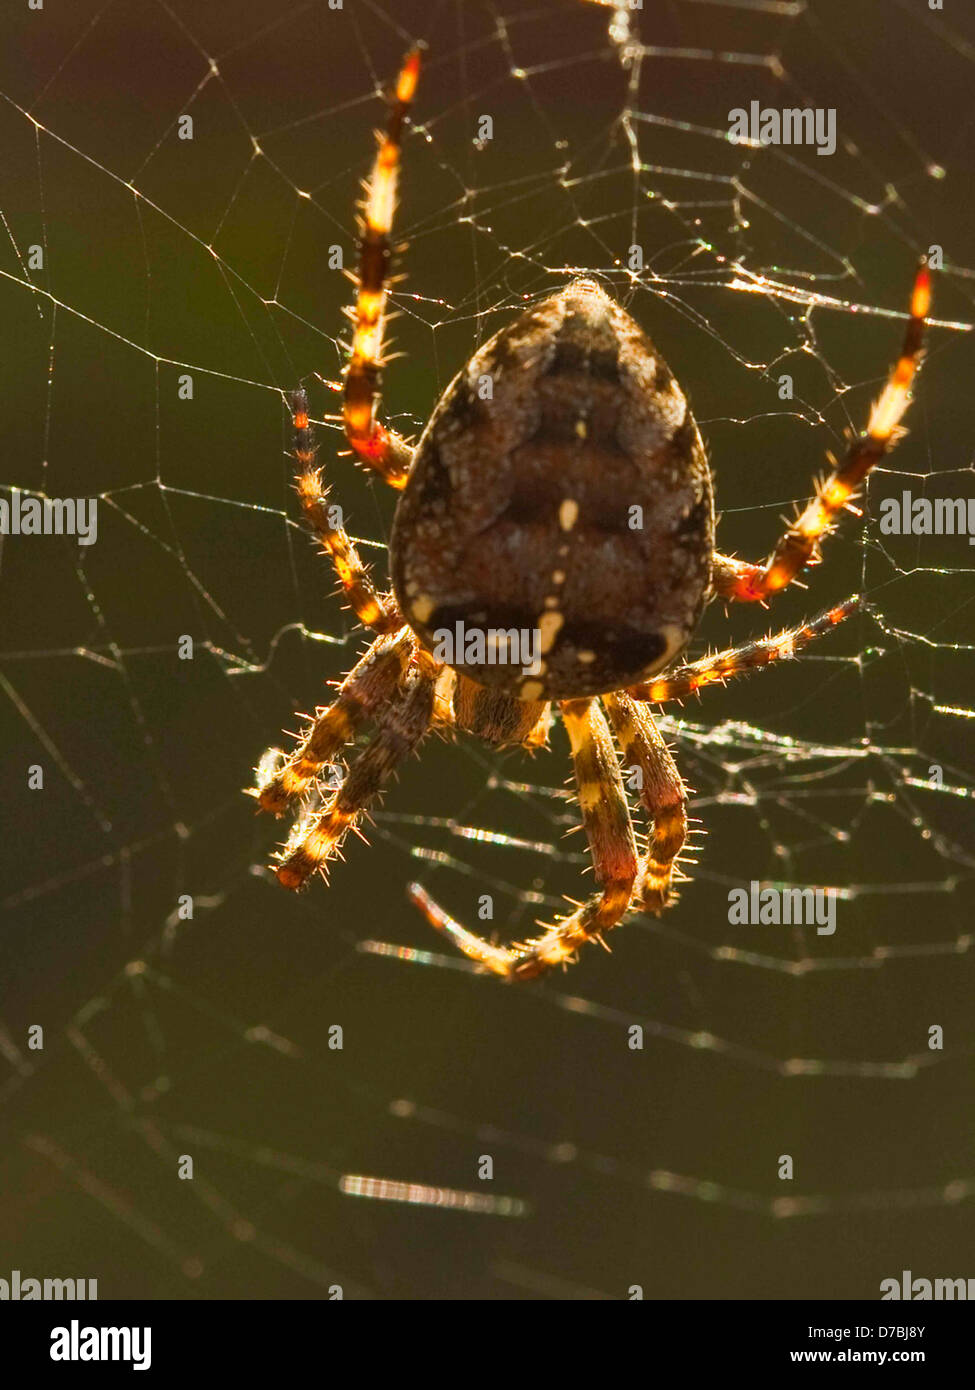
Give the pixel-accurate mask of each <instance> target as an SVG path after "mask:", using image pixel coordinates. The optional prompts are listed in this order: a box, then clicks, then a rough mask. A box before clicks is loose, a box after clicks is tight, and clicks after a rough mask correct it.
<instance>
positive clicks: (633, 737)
mask: <svg viewBox="0 0 975 1390" xmlns="http://www.w3.org/2000/svg"><path fill="white" fill-rule="evenodd" d="M603 700H604V703H605V705H606V708H607V709H608V710H609V717H610V720H611V722H612V725H613V729H614V730H615V732H616V738H617V740H618V742H619V745H620V748H621V749H622V750H623V758H624V760H625V761H626V762H627V763H628V764H629V765H630V766H631V767H638V768H639V769H640V773H641V783H642V786H641V791H640V799H641V801H642V802H643V806H644V809H645V810H646V813H647V816H648V818H649V820H650V824H651V826H652V828H653V830H652V834H651V837H650V844H649V847H648V849H647V855H646V859H645V860H644V862H643V865H642V870H641V877H640V879H639V881H638V883H637V894H638V896H639V898H640V903H641V906H642V908H643V911H644V912H654V913H660V912H662V911H663V910H664V908H665V907H669V906H670V904H671V903H672V902H673V901H674V894H673V891H672V885H673V878H674V864H675V861H676V859H677V856H678V854H680V852H681V850H682V849H683V847H684V842H685V840H686V839H687V791H686V788H685V787H684V780H683V778H682V777H681V775H680V772H679V771H678V770H677V764H676V763H675V762H674V760H673V758H672V757H671V755H670V749H669V748H668V747H667V745H666V743H665V742H664V739H663V735H662V734H661V733H660V730H659V729H658V728H657V726H656V724H655V723H654V721H653V715H652V714H651V713H650V711H649V710H648V709H647V707H646V705H642V704H637V702H636V701H635V700H631V699H630V697H629V696H628V695H624V694H622V693H619V694H616V695H605V696H604V697H603Z"/></svg>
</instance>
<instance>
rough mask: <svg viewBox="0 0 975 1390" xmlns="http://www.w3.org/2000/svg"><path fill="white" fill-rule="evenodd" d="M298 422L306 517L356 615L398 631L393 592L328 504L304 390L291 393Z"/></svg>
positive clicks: (297, 452) (298, 457)
mask: <svg viewBox="0 0 975 1390" xmlns="http://www.w3.org/2000/svg"><path fill="white" fill-rule="evenodd" d="M291 406H292V410H293V412H294V426H295V447H294V456H295V462H296V463H297V465H298V477H297V488H298V497H299V499H300V501H301V509H302V511H303V512H304V514H305V519H306V521H307V522H308V524H309V526H311V528H312V530H313V531H314V532H315V534H316V536H317V537H318V539H319V540H320V541H321V543H322V549H323V550H324V551H325V553H326V555H328V557H329V559H330V560H331V562H332V567H333V569H334V570H335V573H336V575H337V577H338V581H339V583H340V584H341V586H342V589H343V591H344V592H345V596H346V598H347V599H348V600H349V603H350V604H351V606H352V608H353V610H354V612H355V615H356V617H357V618H358V619H359V621H360V623H362V624H364V626H366V627H371V628H373V629H374V630H375V631H376V632H397V631H399V629H400V628H401V627H402V626H403V618H402V615H401V614H400V611H399V609H398V608H397V606H396V603H395V601H394V599H393V597H392V595H391V594H380V593H379V592H378V591H377V590H376V587H375V585H374V584H373V583H372V580H371V579H370V578H369V571H368V569H367V568H366V566H365V565H364V564H363V563H362V561H361V560H360V558H359V552H358V550H356V548H355V546H354V545H353V543H352V541H351V540H350V539H349V537H348V535H347V533H346V530H345V528H344V527H343V526H342V525H341V524H340V523H339V522H338V520H337V519H336V516H335V514H336V512H338V513H339V514H341V511H340V509H339V508H333V507H332V506H330V505H329V500H328V497H329V489H328V488H327V487H325V486H324V485H323V483H322V470H321V469H320V468H316V467H315V454H316V449H315V439H314V433H313V431H312V427H311V424H310V423H309V420H308V398H307V396H306V395H305V393H304V391H295V392H293V394H292V397H291Z"/></svg>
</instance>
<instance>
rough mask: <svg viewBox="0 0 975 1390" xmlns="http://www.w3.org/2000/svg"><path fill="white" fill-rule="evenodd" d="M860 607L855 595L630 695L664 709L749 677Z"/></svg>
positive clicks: (784, 658) (790, 654)
mask: <svg viewBox="0 0 975 1390" xmlns="http://www.w3.org/2000/svg"><path fill="white" fill-rule="evenodd" d="M860 605H861V599H860V596H859V595H858V594H855V595H854V596H853V598H848V599H847V600H846V602H845V603H840V604H837V606H836V607H835V608H828V609H827V610H826V612H825V613H820V615H819V617H818V618H812V619H810V621H809V622H808V623H803V625H802V626H801V627H793V628H787V629H786V630H785V631H784V632H777V633H775V634H774V635H773V636H771V637H764V638H762V639H761V640H760V641H758V642H746V643H745V644H744V645H743V646H741V647H729V648H728V649H727V650H726V651H723V652H714V653H712V655H711V656H706V657H703V658H702V660H700V661H692V662H690V663H689V664H688V665H687V666H675V667H674V669H673V670H672V671H670V672H668V674H667V675H665V676H658V677H657V678H656V680H652V681H641V683H640V684H639V685H631V686H629V687H628V688H627V692H626V693H627V694H628V695H631V696H632V697H633V699H634V700H649V701H650V702H651V703H652V704H657V705H660V704H664V703H665V702H666V701H668V700H683V699H684V698H685V697H686V696H688V695H693V693H694V691H695V690H700V689H701V688H702V687H703V686H705V685H715V684H717V685H723V684H724V682H725V681H726V680H730V679H731V678H732V677H733V676H746V675H749V674H750V673H751V672H752V671H755V670H758V669H760V668H761V667H763V666H771V665H772V663H773V662H775V661H787V660H788V659H789V658H790V657H793V656H795V654H796V652H798V651H800V650H801V648H803V647H806V646H808V645H809V643H810V642H814V641H815V640H816V638H817V637H823V636H825V634H826V633H827V632H831V631H832V629H833V628H834V627H836V626H837V624H838V623H842V622H844V621H845V620H846V619H847V618H848V617H849V616H850V614H851V613H855V612H856V611H857V609H858V608H859V607H860Z"/></svg>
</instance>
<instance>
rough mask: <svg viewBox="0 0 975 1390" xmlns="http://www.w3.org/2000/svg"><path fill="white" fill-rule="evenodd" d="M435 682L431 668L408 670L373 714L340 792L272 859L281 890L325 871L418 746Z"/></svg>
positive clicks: (426, 726)
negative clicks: (372, 727)
mask: <svg viewBox="0 0 975 1390" xmlns="http://www.w3.org/2000/svg"><path fill="white" fill-rule="evenodd" d="M435 679H436V676H435V671H434V669H432V664H431V663H423V664H421V665H414V666H412V667H411V668H410V670H409V671H408V672H407V675H406V679H405V681H404V682H403V684H402V686H401V687H400V688H399V689H398V690H397V691H396V692H395V694H394V695H393V696H392V698H390V699H388V700H387V702H386V703H385V704H384V706H383V707H382V709H381V710H377V711H376V719H377V728H376V733H375V735H374V736H373V738H372V739H371V741H370V742H369V743H368V744H367V745H366V747H365V748H364V749H363V750H362V752H361V753H360V754H359V756H358V757H357V758H356V759H355V760H354V761H353V763H352V766H351V767H350V768H349V771H348V774H347V775H346V777H345V780H344V781H343V783H342V785H341V787H339V789H338V791H337V792H335V793H334V795H332V796H330V797H329V799H328V801H327V802H326V803H325V805H324V806H323V807H322V809H321V810H319V811H317V812H314V813H312V814H311V815H309V816H307V817H305V818H303V819H302V820H300V821H298V823H297V824H296V825H295V827H294V829H293V830H292V833H291V836H290V837H289V839H288V843H287V844H286V845H285V846H284V848H283V849H282V850H281V852H280V853H279V854H278V855H277V856H276V858H277V861H278V862H277V865H276V867H275V870H274V872H275V874H276V875H277V879H278V882H279V883H280V884H281V885H282V886H283V887H285V888H300V887H301V886H302V885H303V884H304V883H305V882H306V881H307V880H308V879H309V878H310V877H311V875H312V874H314V873H317V872H318V871H319V870H320V869H323V868H324V866H325V865H326V863H327V862H328V860H329V859H331V858H332V857H333V856H334V855H335V853H336V851H337V850H338V849H339V847H340V846H341V843H342V841H343V840H344V839H345V836H346V834H347V833H348V831H349V830H350V829H351V828H352V827H353V826H354V825H355V823H356V821H357V820H358V818H359V816H360V815H361V814H362V812H363V811H364V810H365V809H366V808H367V807H368V806H369V805H370V803H371V802H372V801H374V800H375V798H376V797H377V796H378V795H379V793H380V792H381V791H383V789H384V787H385V786H386V784H387V782H389V780H390V778H391V777H392V776H393V774H394V773H395V771H396V769H397V768H398V767H399V765H400V763H401V762H402V761H403V759H404V758H406V757H408V756H409V754H410V753H412V752H413V751H414V749H415V748H416V747H417V746H418V744H419V743H420V742H421V740H422V739H423V737H424V735H425V734H426V733H427V732H428V731H429V728H430V723H431V720H432V717H433V695H434V684H435Z"/></svg>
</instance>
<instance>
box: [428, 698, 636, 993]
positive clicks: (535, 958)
mask: <svg viewBox="0 0 975 1390" xmlns="http://www.w3.org/2000/svg"><path fill="white" fill-rule="evenodd" d="M560 709H561V711H562V719H563V721H564V723H565V727H566V730H567V732H568V735H569V742H570V744H571V746H572V758H573V763H574V765H575V776H576V785H577V788H578V793H579V807H580V810H581V812H582V820H583V825H584V827H585V831H586V836H587V838H588V840H589V849H590V853H591V855H592V860H593V867H594V869H595V873H596V882H597V883H598V884H599V885H600V892H598V893H594V894H593V895H592V897H590V898H589V899H588V900H587V901H586V902H584V903H582V904H581V905H580V906H579V907H578V908H577V909H576V911H575V912H573V913H571V915H570V916H568V917H565V918H563V919H562V921H560V922H556V923H555V925H554V926H552V927H550V928H549V929H548V931H546V932H545V933H544V934H543V935H542V936H539V937H537V938H536V939H535V940H533V941H527V942H524V943H521V944H518V945H511V946H493V945H491V943H490V942H487V941H484V940H483V939H482V938H481V937H479V936H477V935H475V933H474V932H471V931H468V930H467V928H466V927H464V926H462V925H461V924H460V923H459V922H457V921H455V919H454V918H453V917H451V916H449V915H448V914H447V913H446V912H444V910H443V909H442V908H441V907H440V906H439V905H438V904H437V903H436V902H434V900H433V899H432V898H431V897H430V895H429V894H428V893H427V892H426V890H425V889H423V888H421V886H420V885H419V884H418V883H411V884H410V886H409V888H408V889H407V892H408V893H409V896H410V899H411V900H412V902H413V903H414V904H415V906H417V907H418V908H419V909H420V911H421V912H422V913H423V914H424V916H425V917H426V919H427V921H428V922H429V923H430V925H431V926H432V927H435V928H436V929H437V931H439V932H442V933H443V934H444V935H445V936H447V937H449V938H450V939H451V940H452V941H453V943H454V945H455V946H458V947H459V948H460V949H461V950H462V951H463V952H464V954H465V955H467V956H470V957H471V959H472V960H476V961H477V962H478V963H479V964H480V965H483V966H485V967H486V968H487V969H488V970H490V971H492V972H493V973H494V974H495V975H500V976H501V977H502V978H503V979H505V980H530V979H533V978H534V977H535V976H536V975H541V974H542V972H543V971H545V970H547V969H549V968H550V967H551V966H553V965H560V964H563V963H565V962H567V961H569V960H571V958H572V956H573V955H574V954H575V952H576V951H577V950H578V948H579V947H580V946H582V945H584V944H585V943H586V942H587V941H591V940H593V939H594V938H597V939H598V938H600V935H601V933H602V932H604V931H606V930H607V929H608V928H609V927H612V926H615V925H616V923H617V922H619V920H620V919H621V917H623V915H624V913H625V912H626V910H627V908H628V907H629V905H630V899H631V897H632V894H633V884H634V882H635V880H636V875H637V869H638V859H637V849H636V839H635V836H634V834H633V824H632V821H631V820H630V812H629V808H628V807H627V804H626V793H625V792H624V790H623V779H622V777H621V775H620V768H619V760H618V758H617V756H616V749H615V748H614V746H613V739H612V735H611V734H610V731H609V726H608V724H607V723H606V718H605V715H604V714H603V712H602V710H601V709H600V707H599V702H598V701H597V700H568V701H565V702H564V703H562V704H561V705H560Z"/></svg>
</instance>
